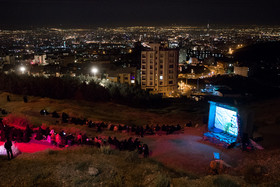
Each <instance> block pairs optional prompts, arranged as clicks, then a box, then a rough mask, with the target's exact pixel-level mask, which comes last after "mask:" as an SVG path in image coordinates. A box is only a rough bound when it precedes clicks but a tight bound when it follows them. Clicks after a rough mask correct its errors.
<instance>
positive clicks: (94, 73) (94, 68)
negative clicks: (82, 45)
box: [91, 67, 98, 77]
mask: <svg viewBox="0 0 280 187" xmlns="http://www.w3.org/2000/svg"><path fill="white" fill-rule="evenodd" d="M91 72H92V73H93V76H94V77H95V75H96V73H97V72H98V69H97V68H96V67H93V68H92V69H91Z"/></svg>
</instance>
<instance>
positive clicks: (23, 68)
mask: <svg viewBox="0 0 280 187" xmlns="http://www.w3.org/2000/svg"><path fill="white" fill-rule="evenodd" d="M19 70H20V72H21V73H22V74H24V72H25V71H26V68H25V67H24V66H21V67H20V68H19Z"/></svg>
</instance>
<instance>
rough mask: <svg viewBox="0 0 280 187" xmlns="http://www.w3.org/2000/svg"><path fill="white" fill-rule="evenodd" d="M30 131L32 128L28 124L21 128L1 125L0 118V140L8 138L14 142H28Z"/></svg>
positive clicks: (31, 131)
mask: <svg viewBox="0 0 280 187" xmlns="http://www.w3.org/2000/svg"><path fill="white" fill-rule="evenodd" d="M32 133H33V130H32V129H31V128H30V127H29V126H28V125H27V126H26V128H25V129H24V130H23V129H19V128H15V127H13V126H8V125H3V123H2V120H1V119H0V141H6V139H10V140H12V141H16V142H29V141H30V139H31V137H32Z"/></svg>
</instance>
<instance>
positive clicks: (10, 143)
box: [4, 138, 14, 160]
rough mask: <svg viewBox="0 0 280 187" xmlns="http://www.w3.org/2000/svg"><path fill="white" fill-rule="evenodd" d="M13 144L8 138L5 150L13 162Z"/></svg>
mask: <svg viewBox="0 0 280 187" xmlns="http://www.w3.org/2000/svg"><path fill="white" fill-rule="evenodd" d="M12 145H13V144H12V142H11V141H10V140H9V139H8V138H7V141H6V142H5V145H4V147H5V149H6V150H7V156H8V160H11V159H13V158H14V156H13V151H12Z"/></svg>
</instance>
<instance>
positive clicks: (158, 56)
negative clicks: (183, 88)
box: [141, 43, 179, 97]
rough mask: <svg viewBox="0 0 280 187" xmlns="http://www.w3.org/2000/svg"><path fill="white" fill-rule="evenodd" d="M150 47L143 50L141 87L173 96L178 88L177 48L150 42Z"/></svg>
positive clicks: (166, 95)
mask: <svg viewBox="0 0 280 187" xmlns="http://www.w3.org/2000/svg"><path fill="white" fill-rule="evenodd" d="M149 45H150V47H151V48H150V49H148V50H145V51H142V52H141V88H142V89H145V90H148V91H150V92H151V93H157V94H162V95H163V96H165V97H169V96H172V95H173V94H174V93H175V92H176V91H177V88H178V83H177V82H178V81H177V79H178V61H179V52H178V50H177V49H169V48H165V47H162V46H161V44H159V43H150V44H149Z"/></svg>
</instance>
